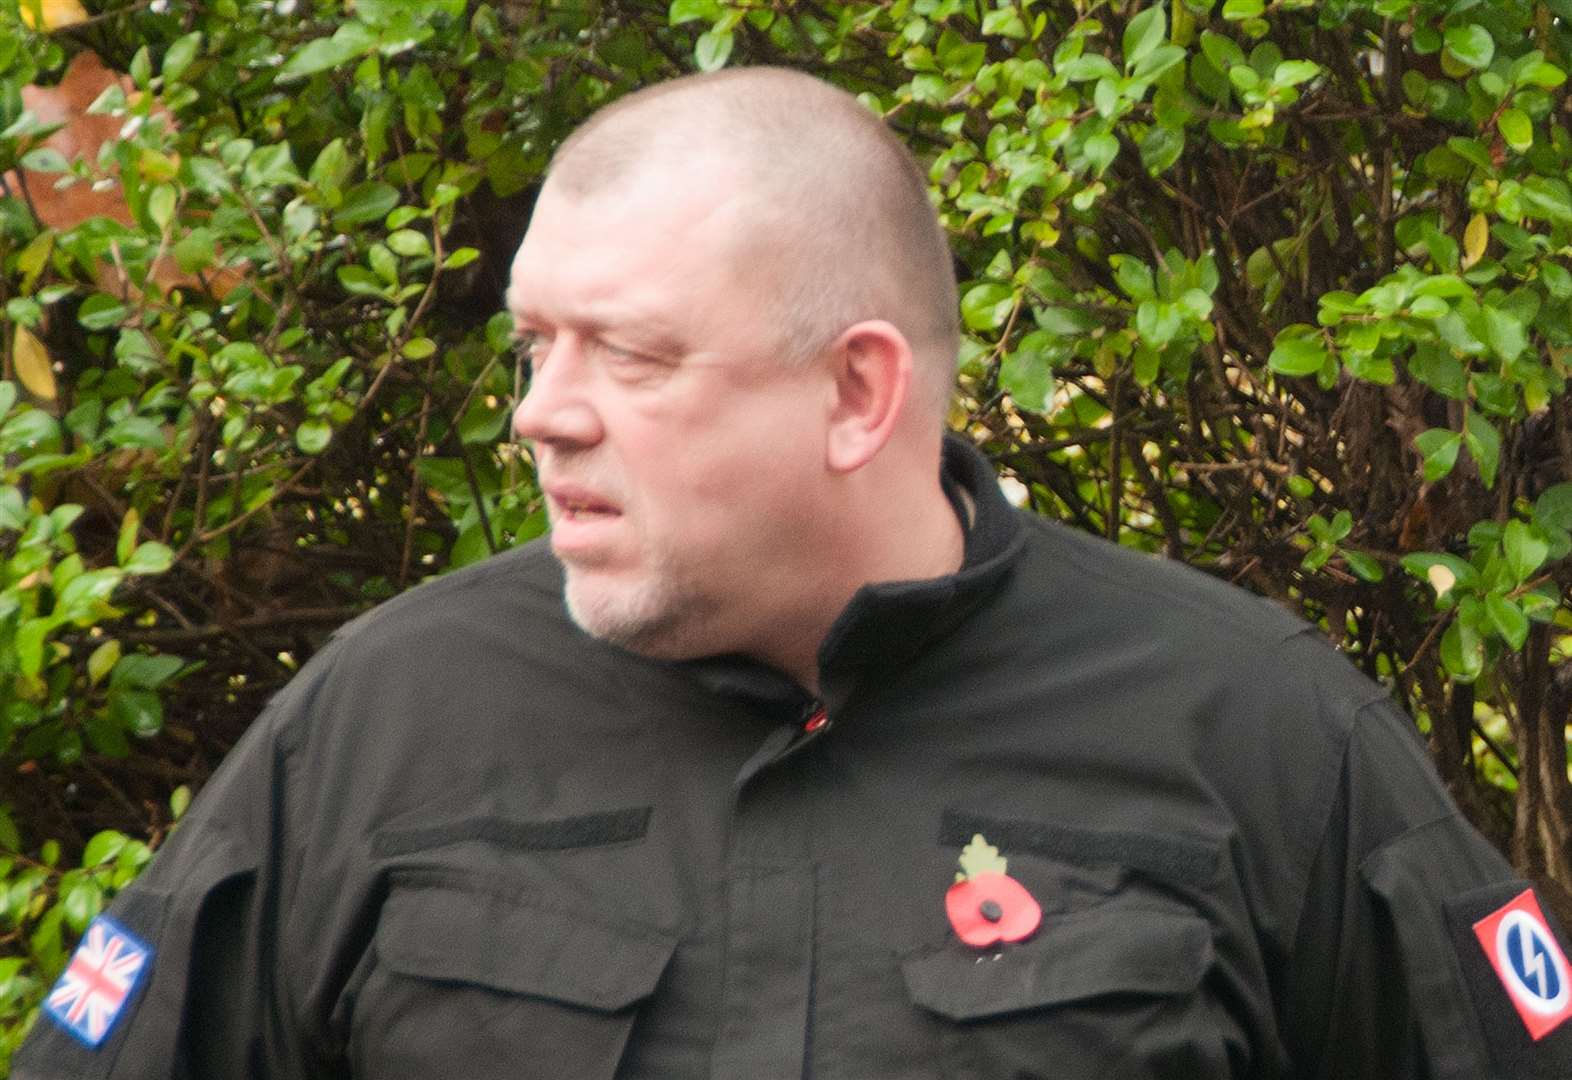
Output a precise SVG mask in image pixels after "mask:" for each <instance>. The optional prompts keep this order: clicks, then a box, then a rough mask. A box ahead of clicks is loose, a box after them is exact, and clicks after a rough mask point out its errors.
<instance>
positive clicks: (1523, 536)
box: [1501, 519, 1550, 584]
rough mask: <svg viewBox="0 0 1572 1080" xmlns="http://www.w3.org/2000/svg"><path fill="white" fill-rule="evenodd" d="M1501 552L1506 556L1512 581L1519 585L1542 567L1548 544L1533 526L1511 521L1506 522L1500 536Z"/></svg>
mask: <svg viewBox="0 0 1572 1080" xmlns="http://www.w3.org/2000/svg"><path fill="white" fill-rule="evenodd" d="M1501 550H1502V552H1503V553H1504V554H1505V555H1506V560H1507V567H1508V568H1509V569H1510V570H1511V571H1512V578H1513V581H1514V582H1517V583H1519V584H1521V583H1522V582H1525V581H1527V580H1528V579H1529V578H1531V577H1533V576H1534V571H1536V570H1538V569H1539V568H1540V567H1541V566H1543V565H1544V562H1545V557H1546V556H1547V555H1549V554H1550V544H1549V543H1548V542H1547V541H1546V540H1545V539H1544V537H1543V536H1542V535H1541V534H1540V533H1539V531H1538V530H1537V529H1535V528H1534V527H1533V526H1531V525H1529V524H1528V523H1526V522H1523V521H1518V520H1516V519H1513V520H1512V521H1509V522H1507V524H1506V529H1505V530H1504V531H1503V532H1502V534H1501Z"/></svg>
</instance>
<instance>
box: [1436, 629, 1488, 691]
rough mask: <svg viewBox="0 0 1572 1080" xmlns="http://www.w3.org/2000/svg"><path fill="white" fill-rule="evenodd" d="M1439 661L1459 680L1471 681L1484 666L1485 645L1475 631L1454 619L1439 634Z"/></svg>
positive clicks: (1477, 676)
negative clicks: (1443, 631) (1444, 631)
mask: <svg viewBox="0 0 1572 1080" xmlns="http://www.w3.org/2000/svg"><path fill="white" fill-rule="evenodd" d="M1441 663H1442V666H1444V667H1445V668H1446V670H1447V672H1448V673H1449V674H1451V676H1452V677H1453V678H1454V679H1456V680H1458V681H1459V682H1464V683H1471V682H1473V681H1474V680H1475V679H1477V678H1479V675H1480V672H1482V671H1483V670H1484V668H1485V646H1484V642H1482V641H1480V639H1479V634H1478V632H1477V631H1475V630H1473V629H1472V628H1470V627H1465V626H1464V625H1463V621H1462V620H1461V619H1455V620H1453V622H1452V625H1451V626H1449V627H1447V628H1446V633H1444V634H1442V635H1441Z"/></svg>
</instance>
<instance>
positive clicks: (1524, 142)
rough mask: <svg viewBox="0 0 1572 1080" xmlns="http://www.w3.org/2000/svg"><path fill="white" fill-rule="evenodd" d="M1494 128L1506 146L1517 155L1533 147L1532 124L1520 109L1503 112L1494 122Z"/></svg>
mask: <svg viewBox="0 0 1572 1080" xmlns="http://www.w3.org/2000/svg"><path fill="white" fill-rule="evenodd" d="M1496 127H1497V128H1498V129H1500V131H1501V137H1502V138H1503V139H1505V140H1506V141H1507V145H1508V146H1510V147H1511V148H1512V149H1514V150H1516V151H1517V152H1518V153H1522V152H1523V151H1524V150H1527V149H1528V148H1529V147H1530V146H1533V145H1534V122H1533V121H1532V120H1530V119H1529V118H1528V114H1527V113H1526V112H1524V111H1523V110H1522V109H1507V110H1505V111H1504V112H1503V113H1502V114H1501V116H1500V118H1499V119H1497V120H1496Z"/></svg>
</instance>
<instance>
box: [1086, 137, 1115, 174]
mask: <svg viewBox="0 0 1572 1080" xmlns="http://www.w3.org/2000/svg"><path fill="white" fill-rule="evenodd" d="M1083 150H1084V153H1085V154H1086V160H1087V161H1088V162H1089V163H1090V164H1091V166H1092V172H1093V173H1094V174H1095V175H1097V176H1101V175H1102V174H1103V173H1104V172H1106V171H1107V170H1108V166H1109V165H1112V164H1113V159H1114V158H1116V157H1118V156H1119V140H1118V139H1117V138H1115V137H1114V136H1113V135H1110V134H1109V133H1108V132H1106V131H1103V132H1098V133H1097V134H1096V135H1093V136H1092V137H1091V138H1089V139H1087V140H1086V145H1085V147H1084V148H1083Z"/></svg>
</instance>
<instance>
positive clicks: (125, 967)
mask: <svg viewBox="0 0 1572 1080" xmlns="http://www.w3.org/2000/svg"><path fill="white" fill-rule="evenodd" d="M152 961H153V950H152V948H151V947H150V946H148V945H146V944H144V943H143V942H141V941H139V940H138V939H137V938H136V936H135V935H133V934H132V933H131V932H130V931H128V930H126V929H125V927H123V926H121V925H120V924H119V923H117V922H115V921H114V920H113V919H111V918H109V917H108V916H107V915H100V916H99V917H98V918H96V919H94V920H93V921H92V922H91V923H89V924H88V927H87V933H86V934H84V935H82V943H81V944H80V945H78V946H77V948H76V952H74V953H72V954H71V962H70V963H69V964H67V965H66V969H65V971H64V972H62V973H61V975H60V979H59V981H58V982H56V983H55V985H54V989H52V990H50V991H49V996H48V997H47V998H46V999H44V1011H45V1012H46V1013H48V1014H49V1016H50V1017H51V1018H52V1019H53V1020H54V1021H55V1023H57V1024H59V1025H60V1026H61V1027H63V1028H65V1030H66V1031H68V1032H69V1033H70V1034H71V1035H72V1036H73V1037H74V1038H75V1039H76V1041H77V1042H79V1043H81V1044H82V1045H83V1046H86V1047H87V1048H88V1049H90V1050H96V1049H98V1047H99V1045H100V1044H101V1043H102V1042H103V1041H104V1040H105V1039H106V1038H108V1037H109V1033H110V1032H111V1031H113V1030H114V1027H115V1023H116V1022H117V1021H118V1020H119V1019H120V1017H121V1015H122V1014H123V1013H124V1012H125V1011H126V1006H127V1004H128V1003H129V1002H130V1001H131V995H132V994H133V993H134V992H135V990H136V988H137V985H138V984H139V983H140V982H141V981H142V977H143V976H144V975H146V974H147V970H148V968H150V967H151V966H152Z"/></svg>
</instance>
